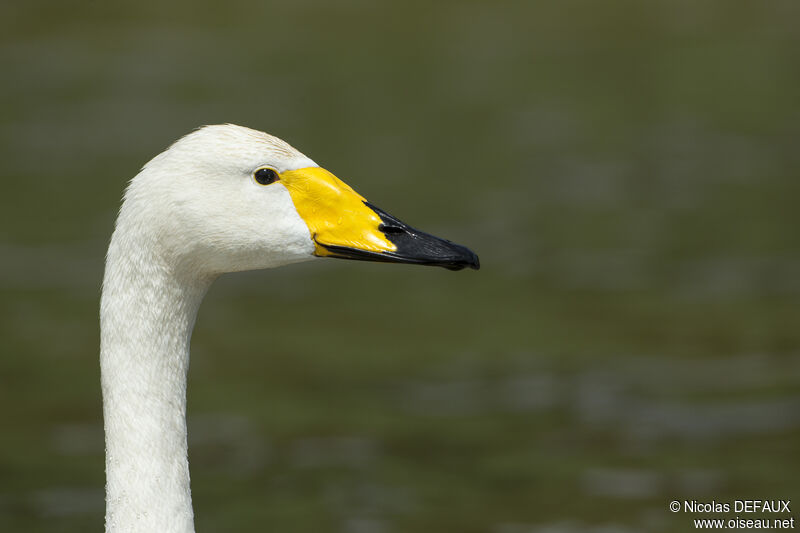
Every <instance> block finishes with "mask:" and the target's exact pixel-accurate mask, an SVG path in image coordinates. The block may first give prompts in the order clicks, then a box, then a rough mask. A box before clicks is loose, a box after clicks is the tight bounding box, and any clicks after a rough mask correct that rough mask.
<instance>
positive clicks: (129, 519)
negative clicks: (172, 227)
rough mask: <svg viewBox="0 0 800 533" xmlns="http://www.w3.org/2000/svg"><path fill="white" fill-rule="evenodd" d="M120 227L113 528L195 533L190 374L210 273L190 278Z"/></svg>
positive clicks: (109, 523)
mask: <svg viewBox="0 0 800 533" xmlns="http://www.w3.org/2000/svg"><path fill="white" fill-rule="evenodd" d="M123 230H124V228H120V227H119V226H118V227H117V231H116V232H115V234H114V237H113V238H112V242H111V246H110V247H109V251H108V258H107V262H106V273H105V278H104V281H103V295H102V301H101V307H100V330H101V347H100V368H101V374H102V388H103V415H104V419H105V433H106V531H107V532H115V533H116V532H122V531H125V532H148V533H151V532H155V531H158V532H161V533H172V532H191V531H194V516H193V512H192V502H191V493H190V489H189V464H188V458H187V448H186V372H187V370H188V366H189V340H190V337H191V334H192V328H193V326H194V321H195V317H196V315H197V309H198V307H199V306H200V302H201V300H202V298H203V295H204V294H205V292H206V290H207V289H208V286H209V285H210V283H211V280H210V279H204V280H201V279H197V278H191V277H189V276H182V275H180V274H179V273H177V272H175V271H173V270H171V269H170V268H169V266H167V264H166V262H165V261H163V259H161V258H159V257H158V256H157V254H156V253H155V252H153V251H152V250H153V247H152V246H150V244H151V243H150V242H148V240H147V239H132V238H130V237H129V236H127V235H123Z"/></svg>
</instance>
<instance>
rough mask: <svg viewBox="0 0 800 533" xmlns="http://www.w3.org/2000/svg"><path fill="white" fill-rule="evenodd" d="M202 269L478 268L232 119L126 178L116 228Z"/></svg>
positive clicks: (473, 258) (457, 249)
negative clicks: (309, 265) (337, 261)
mask: <svg viewBox="0 0 800 533" xmlns="http://www.w3.org/2000/svg"><path fill="white" fill-rule="evenodd" d="M123 224H124V225H126V226H128V227H130V228H134V229H133V231H134V232H136V233H138V234H140V235H147V236H148V237H149V240H148V241H147V244H146V245H147V246H150V247H152V248H155V249H156V251H157V253H159V254H160V255H162V256H163V257H164V258H165V259H166V260H167V261H168V262H169V263H170V264H176V265H181V266H182V267H183V268H187V269H191V270H192V271H195V272H198V273H201V274H219V273H222V272H233V271H241V270H253V269H260V268H270V267H275V266H280V265H284V264H289V263H294V262H298V261H303V260H307V259H311V258H314V257H333V258H343V259H358V260H367V261H383V262H398V263H415V264H422V265H436V266H443V267H445V268H449V269H453V270H460V269H462V268H464V267H471V268H475V269H477V268H479V263H478V257H477V255H475V254H474V253H473V252H472V251H471V250H469V249H468V248H466V247H464V246H460V245H458V244H455V243H452V242H450V241H448V240H445V239H441V238H438V237H434V236H432V235H429V234H427V233H424V232H421V231H419V230H416V229H414V228H412V227H410V226H408V225H406V224H404V223H402V222H401V221H400V220H398V219H396V218H395V217H393V216H391V215H389V214H388V213H386V212H385V211H382V210H381V209H379V208H377V207H375V206H374V205H372V204H370V203H369V202H367V200H366V199H365V198H363V197H362V196H361V195H359V194H358V193H357V192H355V191H354V190H353V189H352V188H350V187H349V186H348V185H347V184H345V183H344V182H343V181H341V180H339V179H338V178H337V177H336V176H335V175H333V174H332V173H330V172H328V171H327V170H325V169H323V168H321V167H319V166H318V165H317V164H316V163H314V161H312V160H311V159H309V158H308V157H306V156H305V155H303V154H302V153H300V152H299V151H298V150H296V149H295V148H293V147H292V146H290V145H289V144H287V143H286V142H284V141H282V140H280V139H278V138H276V137H273V136H271V135H268V134H266V133H263V132H260V131H256V130H252V129H249V128H244V127H241V126H235V125H232V124H226V125H216V126H205V127H203V128H200V129H198V130H196V131H194V132H192V133H190V134H189V135H187V136H185V137H183V138H182V139H180V140H178V141H177V142H175V143H174V144H173V145H172V146H171V147H169V148H168V149H167V150H166V151H164V152H162V153H161V154H159V155H158V156H156V157H155V158H153V159H152V160H151V161H150V162H149V163H147V164H146V165H145V166H144V168H143V169H142V171H141V172H140V173H139V174H138V175H137V176H136V177H135V178H134V179H133V180H132V181H131V183H130V185H129V186H128V189H127V190H126V192H125V200H124V202H123V206H122V209H121V211H120V217H119V220H118V222H117V227H118V228H119V227H120V225H123Z"/></svg>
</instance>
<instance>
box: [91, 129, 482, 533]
mask: <svg viewBox="0 0 800 533" xmlns="http://www.w3.org/2000/svg"><path fill="white" fill-rule="evenodd" d="M263 167H269V168H271V169H274V170H275V171H276V173H277V174H278V175H279V176H281V180H284V179H285V181H284V183H281V181H278V182H276V183H273V184H269V185H267V186H264V185H263V184H260V183H258V182H257V181H256V180H255V179H253V176H254V172H255V171H256V170H257V169H259V168H263ZM323 173H324V174H323ZM329 176H330V177H329ZM292 180H293V181H292ZM315 180H316V181H315ZM314 187H317V188H316V189H315V188H314ZM306 193H308V197H307V198H306V197H305V196H303V195H304V194H306ZM326 194H330V195H333V196H331V198H332V199H331V200H330V202H331V203H330V205H328V206H327V210H326V209H320V213H328V215H326V216H330V215H329V213H331V212H334V213H335V210H336V208H337V207H336V206H338V205H339V202H341V205H343V206H344V205H350V206H355V207H354V208H352V209H351V210H350V211H347V212H343V213H339V214H338V215H337V216H336V218H337V220H335V221H329V220H316V219H315V220H310V219H311V218H313V217H317V216H322V215H318V214H317V209H316V207H315V205H314V203H313V202H316V201H319V202H323V201H325V195H326ZM361 200H363V199H361V197H360V196H358V195H357V193H355V192H354V191H352V190H351V189H349V187H347V186H346V185H344V184H343V183H341V182H339V181H338V180H336V178H335V177H333V176H332V175H329V174H328V173H327V171H322V170H321V169H318V167H317V165H316V163H314V162H313V161H312V160H310V159H309V158H307V157H306V156H304V155H303V154H301V153H300V152H299V151H297V150H295V149H294V148H292V147H291V146H289V145H288V144H286V143H285V142H283V141H281V140H280V139H277V138H275V137H272V136H270V135H267V134H265V133H261V132H257V131H254V130H250V129H247V128H242V127H239V126H234V125H222V126H207V127H205V128H201V129H199V130H197V131H195V132H193V133H191V134H189V135H187V136H186V137H184V138H183V139H181V140H179V141H177V142H176V143H175V144H173V145H172V146H171V147H170V148H169V149H168V150H166V151H165V152H163V153H162V154H160V155H158V156H156V157H155V158H154V159H153V160H151V161H150V162H149V163H147V164H146V165H145V166H144V168H143V169H142V171H141V172H140V173H139V174H138V175H137V176H136V177H135V178H134V179H133V180H132V181H131V183H130V185H129V186H128V189H127V190H126V192H125V197H124V202H123V205H122V208H121V209H120V213H119V217H118V219H117V223H116V228H115V230H114V234H113V236H112V238H111V243H110V245H109V249H108V255H107V260H106V271H105V277H104V280H103V294H102V299H101V306H100V324H101V348H100V363H101V374H102V390H103V412H104V418H105V432H106V476H107V483H106V530H107V531H109V532H137V533H139V532H141V533H145V532H147V533H156V532H158V533H172V532H191V531H193V530H194V523H193V511H192V504H191V494H190V489H189V465H188V459H187V446H186V417H185V414H186V372H187V368H188V363H189V341H190V337H191V333H192V328H193V326H194V322H195V317H196V315H197V310H198V307H199V306H200V302H201V300H202V299H203V296H204V294H205V293H206V291H207V290H208V288H209V286H210V285H211V283H212V282H213V280H214V279H215V278H216V277H217V276H218V275H219V274H221V273H223V272H232V271H241V270H249V269H258V268H271V267H277V266H281V265H286V264H290V263H294V262H298V261H304V260H308V259H312V258H313V257H314V256H315V255H330V256H334V257H346V258H347V257H352V258H358V259H365V258H366V259H372V260H380V261H400V262H415V263H421V264H441V265H443V266H446V267H448V268H453V269H458V268H463V267H464V266H471V267H473V268H477V256H475V255H474V254H472V252H470V251H469V250H467V249H466V248H463V247H460V246H458V245H455V244H453V243H450V242H449V241H444V240H441V239H437V238H434V237H432V236H428V235H426V234H424V233H422V232H418V231H417V230H413V228H409V227H407V226H405V225H403V224H402V223H400V222H399V221H397V220H396V219H394V218H393V217H390V215H386V214H385V213H383V212H382V211H380V210H377V208H374V207H373V206H369V205H368V204H366V203H364V202H362V201H361ZM347 201H349V202H350V203H349V204H348V203H347ZM300 202H303V203H302V204H301V203H300ZM309 203H310V204H309ZM301 205H303V206H305V207H304V209H305V210H303V209H302V208H300V206H301ZM309 205H310V207H308V206H309ZM331 206H332V207H331ZM365 206H366V207H365ZM342 209H345V208H344V207H343V208H342ZM347 209H350V208H349V207H348V208H347ZM301 211H302V212H303V214H301ZM361 211H364V213H361ZM342 220H344V221H345V222H344V226H342V224H343V222H342ZM326 224H327V226H326ZM337 224H338V225H339V226H337ZM347 224H350V225H351V226H352V227H345V226H347ZM387 225H393V228H390V229H391V230H392V231H389V230H387V229H386V226H387ZM340 226H341V227H340ZM329 227H330V228H333V229H332V230H331V232H329V233H330V234H331V235H333V237H330V238H329V242H322V241H321V240H320V239H319V238H318V237H317V233H316V231H317V230H313V231H310V228H329ZM342 227H344V229H342ZM336 231H339V232H343V231H346V232H347V239H345V240H343V241H342V242H337V241H336V238H338V237H337V235H338V234H337V233H335V232H336ZM403 232H405V233H403ZM353 235H355V237H352V236H353ZM362 235H363V236H367V237H370V238H371V239H372V245H371V246H372V248H371V249H369V250H367V251H364V250H365V249H366V246H364V247H361V246H360V244H359V243H360V242H361V241H360V240H359V239H361V236H362ZM401 236H402V238H403V239H405V240H401ZM345 241H346V242H345ZM376 242H377V243H378V244H377V246H379V247H382V248H380V249H379V250H378V251H377V252H376V251H375V246H376V244H375V243H376ZM420 243H422V244H420ZM437 247H438V248H437ZM350 254H352V256H351V255H350Z"/></svg>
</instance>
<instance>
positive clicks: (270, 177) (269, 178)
mask: <svg viewBox="0 0 800 533" xmlns="http://www.w3.org/2000/svg"><path fill="white" fill-rule="evenodd" d="M253 177H254V178H255V179H256V181H257V182H258V183H260V184H261V185H269V184H270V183H275V182H276V181H278V173H277V172H275V170H274V169H271V168H266V167H265V168H259V169H258V170H256V171H255V173H254V174H253Z"/></svg>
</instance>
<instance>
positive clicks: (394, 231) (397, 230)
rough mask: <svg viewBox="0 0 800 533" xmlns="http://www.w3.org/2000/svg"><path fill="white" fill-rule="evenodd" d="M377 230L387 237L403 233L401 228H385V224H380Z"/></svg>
mask: <svg viewBox="0 0 800 533" xmlns="http://www.w3.org/2000/svg"><path fill="white" fill-rule="evenodd" d="M378 229H379V230H380V231H382V232H384V233H385V234H387V235H391V234H394V235H396V234H398V233H403V228H401V227H400V226H387V225H386V224H381V225H380V226H378Z"/></svg>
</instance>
